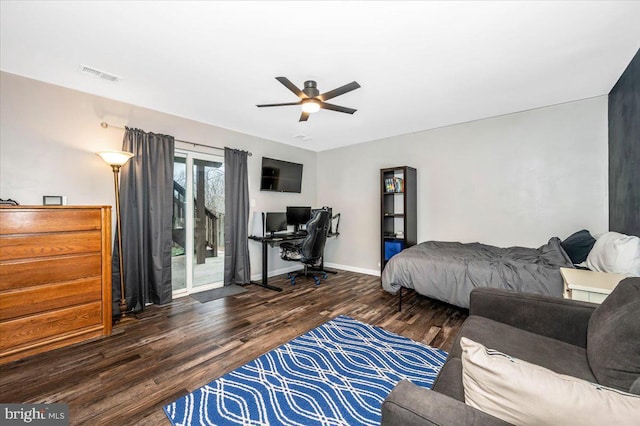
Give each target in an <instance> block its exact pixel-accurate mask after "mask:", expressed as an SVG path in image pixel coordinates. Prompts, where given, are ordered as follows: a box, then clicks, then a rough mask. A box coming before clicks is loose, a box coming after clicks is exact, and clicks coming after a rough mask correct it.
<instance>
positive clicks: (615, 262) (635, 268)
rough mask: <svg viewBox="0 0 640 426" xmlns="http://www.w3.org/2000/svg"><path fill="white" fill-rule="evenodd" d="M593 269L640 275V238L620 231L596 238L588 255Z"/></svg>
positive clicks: (588, 261)
mask: <svg viewBox="0 0 640 426" xmlns="http://www.w3.org/2000/svg"><path fill="white" fill-rule="evenodd" d="M587 267H588V268H589V269H591V270H593V271H599V272H615V273H618V274H627V275H631V276H634V277H638V276H640V238H638V237H634V236H631V235H624V234H620V233H618V232H606V233H604V234H602V235H601V236H600V237H598V239H597V240H596V243H595V244H594V245H593V249H591V252H590V253H589V256H587Z"/></svg>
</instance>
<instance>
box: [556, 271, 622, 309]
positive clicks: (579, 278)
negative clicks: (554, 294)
mask: <svg viewBox="0 0 640 426" xmlns="http://www.w3.org/2000/svg"><path fill="white" fill-rule="evenodd" d="M560 274H561V275H562V279H563V280H564V297H565V298H566V299H573V300H582V301H584V302H591V303H602V301H603V300H604V299H605V298H606V297H607V296H608V295H609V293H611V292H612V291H613V289H614V288H616V286H617V285H618V283H619V282H620V281H622V280H623V279H624V278H626V277H627V276H626V275H622V274H611V273H607V272H595V271H589V270H585V269H571V268H560Z"/></svg>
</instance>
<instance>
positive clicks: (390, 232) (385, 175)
mask: <svg viewBox="0 0 640 426" xmlns="http://www.w3.org/2000/svg"><path fill="white" fill-rule="evenodd" d="M417 194H418V191H417V171H416V169H414V168H413V167H408V166H400V167H389V168H385V169H380V267H381V268H380V270H381V271H382V270H383V269H384V267H385V265H386V264H387V262H388V261H389V259H390V258H391V257H392V255H393V254H394V253H397V252H400V251H402V250H404V249H405V248H407V247H411V246H413V245H415V244H416V243H417V239H418V217H417V216H418V197H417Z"/></svg>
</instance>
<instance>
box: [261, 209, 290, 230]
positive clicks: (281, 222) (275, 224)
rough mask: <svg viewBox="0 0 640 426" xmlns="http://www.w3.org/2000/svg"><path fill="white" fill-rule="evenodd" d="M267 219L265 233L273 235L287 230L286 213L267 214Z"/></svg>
mask: <svg viewBox="0 0 640 426" xmlns="http://www.w3.org/2000/svg"><path fill="white" fill-rule="evenodd" d="M266 215H267V217H266V219H265V230H264V231H265V233H267V232H268V233H270V234H271V235H273V234H274V233H275V232H280V231H286V230H287V214H286V213H284V212H275V213H274V212H267V213H266Z"/></svg>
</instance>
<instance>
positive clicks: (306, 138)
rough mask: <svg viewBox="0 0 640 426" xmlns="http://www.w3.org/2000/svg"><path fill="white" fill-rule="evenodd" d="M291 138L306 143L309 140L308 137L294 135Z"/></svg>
mask: <svg viewBox="0 0 640 426" xmlns="http://www.w3.org/2000/svg"><path fill="white" fill-rule="evenodd" d="M293 138H294V139H298V140H299V141H303V142H307V141H310V140H311V138H310V137H309V136H305V135H295V136H294V137H293Z"/></svg>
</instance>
